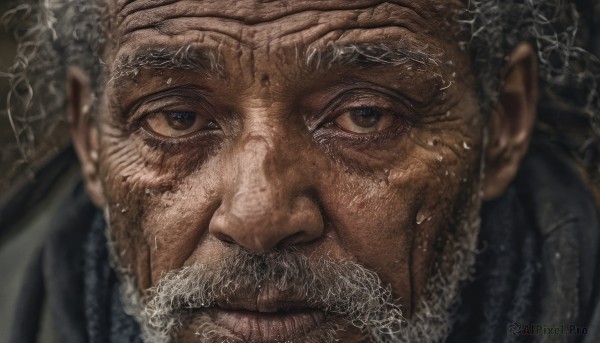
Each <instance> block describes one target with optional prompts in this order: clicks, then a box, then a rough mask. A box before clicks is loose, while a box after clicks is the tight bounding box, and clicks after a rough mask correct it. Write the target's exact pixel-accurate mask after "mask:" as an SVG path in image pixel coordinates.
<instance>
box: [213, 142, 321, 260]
mask: <svg viewBox="0 0 600 343" xmlns="http://www.w3.org/2000/svg"><path fill="white" fill-rule="evenodd" d="M282 142H283V141H280V142H279V143H277V142H276V141H273V140H270V139H267V138H264V137H261V136H250V137H247V138H246V139H244V140H243V141H242V142H241V143H240V144H239V145H238V146H239V147H240V148H238V149H237V152H236V153H234V154H233V156H232V158H231V162H230V163H231V166H232V168H231V171H232V175H231V177H228V179H229V181H228V182H226V184H227V188H228V189H227V190H225V192H224V196H223V201H222V203H221V206H220V207H219V208H218V209H217V211H216V212H215V213H214V215H213V217H212V219H211V222H210V224H209V231H210V233H212V234H213V235H214V236H215V237H217V238H218V239H220V240H222V241H224V242H227V243H233V244H237V245H239V246H241V247H244V248H246V249H248V250H252V251H268V250H273V249H278V248H284V247H289V246H295V245H300V244H303V243H308V242H311V241H313V240H316V239H317V238H319V237H320V236H321V235H322V234H323V230H324V222H323V217H322V214H321V211H320V207H319V206H318V204H317V202H316V200H315V199H314V197H312V196H311V194H310V189H311V182H312V181H311V179H310V177H309V176H308V175H307V174H308V173H307V172H306V168H302V167H301V166H300V163H301V162H300V161H299V160H298V159H296V160H294V157H296V158H297V157H298V155H297V154H296V156H294V157H292V156H290V155H293V152H292V151H289V149H288V150H287V151H286V149H284V148H282V147H281V145H282V144H284V143H282Z"/></svg>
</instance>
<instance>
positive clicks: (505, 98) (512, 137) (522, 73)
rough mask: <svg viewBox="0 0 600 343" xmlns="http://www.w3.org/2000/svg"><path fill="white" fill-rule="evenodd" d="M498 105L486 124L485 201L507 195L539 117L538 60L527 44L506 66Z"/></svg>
mask: <svg viewBox="0 0 600 343" xmlns="http://www.w3.org/2000/svg"><path fill="white" fill-rule="evenodd" d="M503 77H504V80H503V81H504V82H503V86H502V89H501V91H500V94H499V97H498V102H497V103H496V105H495V106H494V107H493V108H492V112H491V113H490V117H489V118H488V122H487V129H488V144H487V147H486V151H485V171H484V180H483V198H484V199H485V200H491V199H494V198H497V197H499V196H500V195H502V193H504V191H505V190H506V188H507V187H508V185H509V184H510V183H511V181H512V180H513V179H514V177H515V175H516V174H517V171H518V169H519V166H520V164H521V160H522V159H523V157H525V153H527V148H528V147H529V141H530V140H531V134H532V131H533V127H534V124H535V120H536V116H537V99H538V81H537V77H538V75H537V58H536V54H535V51H534V50H533V48H532V47H531V45H530V44H528V43H521V44H519V45H518V46H517V47H516V48H515V49H514V50H513V51H512V53H511V55H510V59H509V61H508V63H507V65H506V68H505V71H504V74H503Z"/></svg>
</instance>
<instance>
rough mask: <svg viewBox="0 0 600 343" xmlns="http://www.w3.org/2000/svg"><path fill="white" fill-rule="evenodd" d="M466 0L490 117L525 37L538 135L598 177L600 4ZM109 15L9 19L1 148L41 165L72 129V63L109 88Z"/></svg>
mask: <svg viewBox="0 0 600 343" xmlns="http://www.w3.org/2000/svg"><path fill="white" fill-rule="evenodd" d="M464 1H465V2H467V3H466V4H465V10H464V11H462V12H461V13H457V16H456V19H457V20H458V21H459V22H460V23H461V24H462V27H463V28H464V29H465V30H466V31H468V36H469V37H470V40H469V41H467V42H464V48H465V49H468V51H469V53H470V56H471V60H472V65H473V70H474V73H475V75H476V76H477V78H478V80H479V87H478V90H479V96H480V102H481V105H482V108H483V112H484V115H485V114H486V113H488V112H489V109H490V108H491V105H492V104H493V103H494V101H495V100H496V98H497V95H498V90H499V89H500V87H501V84H500V82H501V78H500V75H501V72H502V66H503V65H504V63H505V62H506V59H507V56H508V54H509V52H510V51H511V49H512V48H513V47H514V46H515V45H516V44H517V43H518V42H521V41H529V42H531V43H532V44H533V45H534V46H535V47H536V48H537V52H538V58H539V61H540V65H539V69H540V84H541V101H540V105H539V108H540V111H539V112H540V120H539V125H538V127H539V130H538V133H539V134H543V135H545V136H547V137H549V138H550V139H552V140H553V141H555V142H557V143H559V144H560V145H562V146H564V147H565V148H566V150H567V151H569V152H570V153H571V154H572V155H573V156H574V157H576V158H578V159H579V160H581V161H582V162H583V163H584V164H585V166H587V167H588V168H589V170H590V171H591V172H592V175H595V176H597V175H599V174H600V173H598V166H599V165H600V142H599V137H600V92H598V82H599V79H600V62H599V61H598V58H597V56H594V55H593V54H592V53H590V52H589V51H588V50H590V41H591V38H590V36H591V32H592V30H591V29H590V28H591V27H593V25H592V21H593V20H594V18H593V13H596V15H597V11H598V7H600V6H599V5H598V1H597V0H579V1H563V0H464ZM594 6H596V8H594ZM580 14H585V15H584V16H580ZM105 20H107V19H106V16H105V15H104V7H103V6H102V2H101V1H83V0H79V1H78V0H27V1H26V2H25V3H23V4H21V5H19V6H18V7H16V8H14V9H13V10H11V11H9V12H7V13H6V14H5V15H4V21H5V22H11V21H12V22H19V23H20V25H19V26H18V27H17V30H16V37H17V40H18V43H19V46H18V49H17V56H16V59H15V63H14V65H13V66H12V67H11V68H10V69H9V70H8V72H7V73H4V74H0V76H2V75H4V76H5V77H8V79H9V82H10V88H11V91H10V92H9V94H8V101H7V102H8V105H7V109H6V111H5V117H6V118H3V120H4V119H7V120H8V121H9V122H10V125H11V126H12V129H13V131H14V134H15V138H16V141H15V144H14V146H13V147H12V148H11V147H3V151H2V153H3V154H7V153H10V151H11V149H12V151H14V152H16V151H18V152H20V154H21V155H22V157H23V158H24V160H25V161H35V160H36V159H37V158H39V156H37V155H36V151H37V150H38V149H37V148H38V147H39V146H40V145H42V144H44V142H45V140H46V139H47V138H48V137H49V136H50V135H52V133H53V132H54V131H55V129H56V128H57V127H58V126H60V125H64V123H65V118H64V116H63V113H65V106H66V101H67V99H66V94H65V89H64V88H65V87H64V85H65V82H66V81H65V77H66V68H67V66H69V65H77V66H80V67H81V68H82V69H84V70H86V71H88V72H89V73H90V77H91V81H92V84H93V86H94V87H95V90H96V92H101V91H102V86H103V82H104V81H103V75H104V66H103V63H102V61H101V59H100V56H101V53H102V50H103V47H104V44H105V42H106V40H107V38H106V35H105V34H104V31H103V27H104V25H103V24H102V23H104V22H105ZM596 20H597V19H596ZM586 48H587V49H588V50H586ZM559 127H560V128H561V129H560V130H559V129H558V128H559ZM565 128H567V129H565Z"/></svg>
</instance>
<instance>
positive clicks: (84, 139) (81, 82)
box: [67, 67, 104, 208]
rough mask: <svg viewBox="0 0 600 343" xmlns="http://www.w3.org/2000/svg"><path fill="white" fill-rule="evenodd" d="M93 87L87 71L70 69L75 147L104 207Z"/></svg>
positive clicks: (89, 183)
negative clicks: (93, 106) (92, 108)
mask: <svg viewBox="0 0 600 343" xmlns="http://www.w3.org/2000/svg"><path fill="white" fill-rule="evenodd" d="M92 94H93V93H92V89H91V84H90V79H89V77H88V76H87V74H86V73H85V72H84V71H83V70H81V69H79V68H77V67H70V68H69V70H68V71H67V96H68V104H67V113H68V116H69V124H70V127H71V136H72V139H73V146H74V147H75V152H76V153H77V157H79V163H80V165H81V172H82V173H83V178H84V181H85V186H86V189H87V192H88V194H89V196H90V198H91V200H92V202H93V203H94V204H95V205H96V206H98V207H99V208H102V207H103V206H104V195H103V194H104V193H103V192H102V185H101V183H100V177H99V175H98V128H97V126H96V124H95V122H94V118H92V113H91V107H92V101H93V97H92Z"/></svg>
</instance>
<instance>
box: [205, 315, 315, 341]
mask: <svg viewBox="0 0 600 343" xmlns="http://www.w3.org/2000/svg"><path fill="white" fill-rule="evenodd" d="M214 315H215V316H214V320H215V322H216V324H218V325H220V326H222V327H224V328H226V329H228V330H229V331H231V333H233V334H234V335H235V336H238V337H239V338H241V339H243V340H244V342H281V341H285V340H288V339H292V338H296V339H297V338H299V337H302V336H304V335H306V334H308V333H310V332H311V331H313V330H314V329H316V328H317V327H319V326H320V325H321V324H323V323H324V322H325V314H324V313H323V312H322V311H318V310H314V309H305V310H296V311H288V312H280V313H261V312H253V311H245V310H224V309H217V310H215V312H214Z"/></svg>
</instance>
